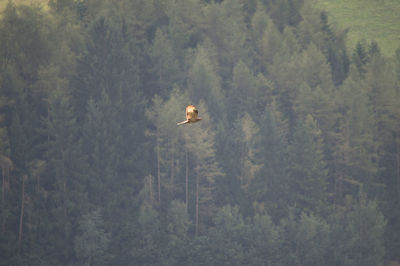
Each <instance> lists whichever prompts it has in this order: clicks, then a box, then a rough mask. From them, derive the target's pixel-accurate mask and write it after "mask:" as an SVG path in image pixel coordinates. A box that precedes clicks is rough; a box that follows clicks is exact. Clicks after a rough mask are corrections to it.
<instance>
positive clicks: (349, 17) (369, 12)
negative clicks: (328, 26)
mask: <svg viewBox="0 0 400 266" xmlns="http://www.w3.org/2000/svg"><path fill="white" fill-rule="evenodd" d="M317 2H318V7H320V8H322V9H324V10H326V11H327V12H328V14H329V18H330V21H331V23H333V24H336V25H337V26H339V27H340V28H348V29H349V33H348V47H349V48H350V49H353V48H354V47H355V45H356V43H357V42H358V41H359V40H361V39H365V40H366V41H367V42H370V41H372V40H375V41H377V42H378V44H379V47H380V48H381V50H382V52H383V53H384V54H385V55H386V56H392V55H393V54H394V52H395V50H396V49H397V48H399V47H400V1H399V0H318V1H317Z"/></svg>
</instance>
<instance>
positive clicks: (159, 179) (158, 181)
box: [156, 128, 161, 204]
mask: <svg viewBox="0 0 400 266" xmlns="http://www.w3.org/2000/svg"><path fill="white" fill-rule="evenodd" d="M159 134H160V133H159V131H158V128H157V140H156V142H157V147H156V149H157V183H158V204H160V203H161V177H160V143H159V142H160V136H159Z"/></svg>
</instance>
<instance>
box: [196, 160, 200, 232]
mask: <svg viewBox="0 0 400 266" xmlns="http://www.w3.org/2000/svg"><path fill="white" fill-rule="evenodd" d="M198 232H199V164H198V163H197V166H196V233H195V234H196V236H197V234H198Z"/></svg>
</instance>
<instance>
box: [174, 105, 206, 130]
mask: <svg viewBox="0 0 400 266" xmlns="http://www.w3.org/2000/svg"><path fill="white" fill-rule="evenodd" d="M198 114H199V111H198V110H197V109H196V106H194V105H191V104H190V105H188V106H187V107H186V120H185V121H182V122H180V123H178V124H177V125H178V126H179V125H183V124H189V123H196V122H199V121H200V120H201V118H199V117H198Z"/></svg>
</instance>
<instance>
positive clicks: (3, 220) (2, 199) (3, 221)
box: [1, 168, 6, 234]
mask: <svg viewBox="0 0 400 266" xmlns="http://www.w3.org/2000/svg"><path fill="white" fill-rule="evenodd" d="M4 172H5V171H4V169H3V168H2V169H1V173H2V176H3V183H2V185H1V192H2V193H1V205H2V206H1V207H2V208H3V210H4V209H5V206H4V204H5V193H6V184H5V182H6V179H5V173H4ZM5 231H6V218H5V217H3V219H2V221H1V232H2V233H3V234H4V233H5Z"/></svg>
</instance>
